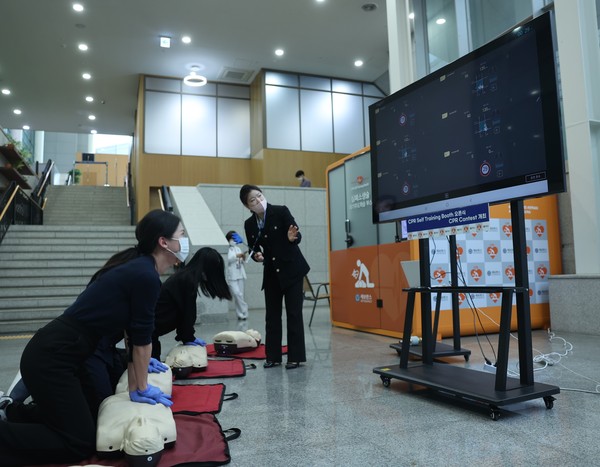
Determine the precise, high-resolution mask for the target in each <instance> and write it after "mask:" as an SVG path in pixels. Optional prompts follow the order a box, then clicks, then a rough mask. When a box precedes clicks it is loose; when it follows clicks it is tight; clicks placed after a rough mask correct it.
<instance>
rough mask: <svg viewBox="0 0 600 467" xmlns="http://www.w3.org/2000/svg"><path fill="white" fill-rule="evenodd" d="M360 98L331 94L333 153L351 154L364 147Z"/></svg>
mask: <svg viewBox="0 0 600 467" xmlns="http://www.w3.org/2000/svg"><path fill="white" fill-rule="evenodd" d="M362 99H363V98H362V96H352V95H349V94H339V93H333V137H334V151H335V152H338V153H343V154H351V153H353V152H356V151H358V150H359V149H362V148H363V147H364V146H365V139H364V125H363V103H362Z"/></svg>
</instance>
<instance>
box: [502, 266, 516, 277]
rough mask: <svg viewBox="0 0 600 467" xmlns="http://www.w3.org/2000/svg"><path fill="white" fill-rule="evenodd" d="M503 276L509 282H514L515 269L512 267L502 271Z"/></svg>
mask: <svg viewBox="0 0 600 467" xmlns="http://www.w3.org/2000/svg"><path fill="white" fill-rule="evenodd" d="M504 274H505V275H506V277H508V279H509V280H511V281H512V280H514V279H515V268H513V267H512V266H509V267H507V268H506V269H505V270H504Z"/></svg>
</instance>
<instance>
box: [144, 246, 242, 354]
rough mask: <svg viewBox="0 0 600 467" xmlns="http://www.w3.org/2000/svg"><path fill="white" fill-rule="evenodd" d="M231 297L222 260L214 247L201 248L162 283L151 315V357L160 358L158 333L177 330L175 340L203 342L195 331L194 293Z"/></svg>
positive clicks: (187, 342) (227, 298)
mask: <svg viewBox="0 0 600 467" xmlns="http://www.w3.org/2000/svg"><path fill="white" fill-rule="evenodd" d="M199 292H202V294H203V295H204V296H206V297H210V298H219V299H220V300H223V299H224V300H231V292H230V291H229V286H228V285H227V281H226V280H225V262H224V261H223V257H222V256H221V255H220V253H219V252H218V251H217V250H215V249H214V248H209V247H204V248H200V249H199V250H198V251H197V252H196V253H195V254H194V256H192V259H190V261H189V262H188V263H187V264H186V265H185V266H184V267H183V268H180V269H179V270H178V271H177V272H176V273H175V274H173V275H172V276H171V277H169V278H168V279H167V280H166V281H165V283H164V284H163V286H162V289H161V291H160V296H159V298H158V303H157V304H156V310H155V315H154V336H153V338H152V357H154V358H156V359H158V360H160V353H161V344H160V340H159V337H160V336H164V335H165V334H168V333H169V332H171V331H173V330H177V334H176V335H175V340H177V341H180V342H182V343H183V344H184V345H201V346H204V345H206V342H205V341H204V340H202V339H200V338H199V337H196V335H195V328H194V324H195V323H196V317H197V310H196V296H197V295H198V293H199Z"/></svg>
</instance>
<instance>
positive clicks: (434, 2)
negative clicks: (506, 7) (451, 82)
mask: <svg viewBox="0 0 600 467" xmlns="http://www.w3.org/2000/svg"><path fill="white" fill-rule="evenodd" d="M495 3H500V2H495ZM426 5H427V37H428V41H429V66H430V71H435V70H437V69H439V68H441V67H443V66H444V65H447V64H448V63H450V62H453V61H454V60H456V59H457V58H458V57H459V52H458V32H457V28H456V10H455V9H454V0H429V1H428V2H427V4H426Z"/></svg>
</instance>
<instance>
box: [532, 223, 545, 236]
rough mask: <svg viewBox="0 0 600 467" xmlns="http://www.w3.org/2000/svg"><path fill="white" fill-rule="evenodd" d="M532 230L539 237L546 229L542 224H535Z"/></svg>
mask: <svg viewBox="0 0 600 467" xmlns="http://www.w3.org/2000/svg"><path fill="white" fill-rule="evenodd" d="M533 230H534V231H535V233H536V235H537V236H538V237H541V236H542V235H544V232H545V231H546V229H544V226H543V225H542V224H536V225H535V227H534V228H533Z"/></svg>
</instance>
